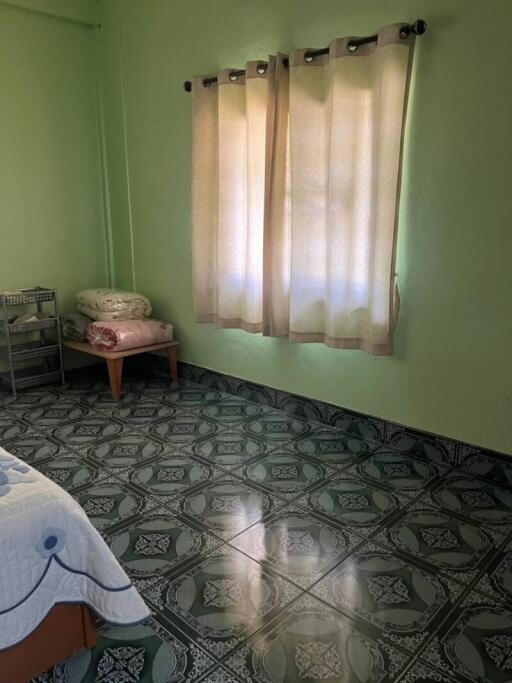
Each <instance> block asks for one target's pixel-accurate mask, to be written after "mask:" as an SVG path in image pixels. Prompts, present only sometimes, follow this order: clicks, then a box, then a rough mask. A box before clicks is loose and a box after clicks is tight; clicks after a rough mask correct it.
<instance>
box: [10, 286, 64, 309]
mask: <svg viewBox="0 0 512 683" xmlns="http://www.w3.org/2000/svg"><path fill="white" fill-rule="evenodd" d="M54 300H55V289H45V288H44V287H30V288H28V289H20V290H19V291H15V290H3V291H0V304H3V302H4V301H5V305H6V306H19V305H22V304H37V303H39V302H43V301H54Z"/></svg>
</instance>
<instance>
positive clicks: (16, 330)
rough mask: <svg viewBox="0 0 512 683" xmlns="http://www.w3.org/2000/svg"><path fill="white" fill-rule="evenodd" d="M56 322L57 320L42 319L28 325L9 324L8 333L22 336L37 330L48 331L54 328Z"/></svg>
mask: <svg viewBox="0 0 512 683" xmlns="http://www.w3.org/2000/svg"><path fill="white" fill-rule="evenodd" d="M56 322H57V318H43V319H41V320H34V321H33V322H30V323H9V332H10V333H11V334H24V333H26V332H37V330H49V329H51V328H52V327H55V324H56Z"/></svg>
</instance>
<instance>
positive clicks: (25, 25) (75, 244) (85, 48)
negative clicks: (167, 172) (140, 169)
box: [0, 0, 109, 308]
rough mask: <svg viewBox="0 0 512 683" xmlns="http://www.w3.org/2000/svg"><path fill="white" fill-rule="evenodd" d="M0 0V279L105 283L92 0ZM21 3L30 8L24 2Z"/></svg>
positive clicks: (65, 295) (67, 291) (19, 283)
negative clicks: (10, 3) (10, 4)
mask: <svg viewBox="0 0 512 683" xmlns="http://www.w3.org/2000/svg"><path fill="white" fill-rule="evenodd" d="M11 1H12V4H14V5H18V7H17V8H16V7H10V6H7V5H6V4H5V3H3V2H0V93H1V94H0V289H5V288H11V287H29V286H32V285H37V284H38V285H43V286H47V287H58V289H59V292H60V294H61V300H62V303H63V308H67V307H70V306H71V305H72V303H73V295H74V293H75V292H76V291H78V290H80V289H83V288H84V287H88V286H99V285H107V284H108V279H109V276H108V259H107V249H106V233H105V215H104V213H105V210H104V208H105V207H104V202H103V193H102V165H101V154H100V142H101V140H100V135H99V125H98V112H99V107H98V103H99V97H98V95H99V89H98V78H97V75H98V71H97V57H98V54H97V44H98V35H97V32H96V29H94V28H91V27H90V26H88V24H92V23H94V22H95V21H96V22H97V21H98V15H97V10H98V6H97V3H96V2H94V0H76V1H75V0H74V2H69V0H37V2H35V1H34V0H11ZM22 7H25V8H29V9H31V10H35V11H29V12H27V11H24V10H23V9H21V8H22Z"/></svg>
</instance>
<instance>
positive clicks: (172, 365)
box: [167, 346, 178, 382]
mask: <svg viewBox="0 0 512 683" xmlns="http://www.w3.org/2000/svg"><path fill="white" fill-rule="evenodd" d="M167 357H168V358H169V371H170V373H171V379H172V381H173V382H177V381H178V361H177V359H176V347H175V346H169V347H168V349H167Z"/></svg>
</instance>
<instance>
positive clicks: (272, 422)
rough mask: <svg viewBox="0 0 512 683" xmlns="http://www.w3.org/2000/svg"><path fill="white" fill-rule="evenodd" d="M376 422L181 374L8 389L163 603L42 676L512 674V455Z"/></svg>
mask: <svg viewBox="0 0 512 683" xmlns="http://www.w3.org/2000/svg"><path fill="white" fill-rule="evenodd" d="M91 372H92V374H91ZM340 426H342V427H343V423H342V422H340ZM354 432H359V436H355V435H354ZM364 434H365V430H364V425H362V426H361V429H359V430H357V429H356V430H355V429H354V426H353V425H351V429H350V431H349V432H344V431H343V429H336V428H333V427H328V426H326V425H325V424H320V423H319V422H315V421H310V420H309V421H308V420H306V419H302V418H300V417H294V416H290V415H289V414H287V413H286V412H282V411H280V410H276V409H273V408H270V407H268V406H265V405H262V404H258V403H253V402H250V401H247V400H244V399H242V398H238V397H234V396H232V395H230V394H226V393H223V392H221V391H218V390H216V389H214V388H209V387H206V386H201V385H199V384H194V383H192V382H186V381H183V380H182V381H180V383H179V384H178V385H171V384H170V383H169V382H167V381H165V380H164V379H158V378H152V379H149V380H144V379H138V378H137V377H136V376H133V377H132V379H131V380H130V377H128V381H126V382H125V387H124V393H123V396H122V399H121V401H119V402H115V401H113V400H112V398H111V397H110V394H109V392H108V387H107V386H106V384H105V378H104V377H103V375H101V374H100V373H99V371H98V373H96V374H94V371H88V373H87V375H82V376H80V375H77V376H75V378H74V379H73V380H72V381H71V382H70V383H69V384H68V385H67V387H66V389H65V390H63V389H62V388H61V387H58V386H57V387H50V388H48V387H45V388H40V389H37V390H32V391H27V392H23V393H21V394H20V396H19V397H18V400H16V401H13V400H12V399H10V397H8V396H7V395H6V394H2V395H1V396H0V443H1V445H2V446H3V447H4V448H5V449H6V450H8V451H10V452H12V453H14V454H16V455H18V456H19V457H20V458H22V459H23V460H25V461H26V462H27V463H29V464H31V465H33V466H34V467H36V468H37V469H39V470H40V471H41V472H43V473H44V474H45V475H46V476H48V477H49V478H51V479H53V480H54V481H56V482H58V483H59V484H60V485H61V486H62V487H63V488H65V489H66V490H67V491H69V492H70V493H71V495H73V496H74V497H75V498H76V500H77V501H79V503H80V505H82V507H83V508H84V510H85V511H86V513H87V514H88V516H89V518H90V520H91V522H92V523H93V524H94V525H95V526H96V527H97V528H98V529H99V530H100V531H101V533H102V534H103V536H104V538H105V539H106V541H107V543H108V544H109V545H110V547H111V549H112V551H113V552H114V553H115V555H116V556H117V558H118V559H119V561H120V562H121V564H122V565H123V566H124V568H125V569H126V571H127V573H128V574H129V576H130V577H131V579H132V581H133V582H134V583H135V584H136V585H137V587H138V589H139V590H140V592H141V593H142V595H143V597H144V599H145V600H146V602H147V603H148V605H149V606H150V608H151V610H152V613H153V616H152V618H151V619H150V620H149V621H148V622H147V623H144V624H142V625H139V626H134V627H127V628H119V627H110V626H108V625H103V626H102V627H101V630H100V634H99V640H98V645H97V647H96V648H95V649H94V650H92V651H87V652H82V653H80V654H78V655H76V656H75V657H73V658H71V659H70V660H69V661H67V662H64V663H62V664H60V665H58V666H56V667H55V668H54V670H53V671H51V672H48V673H47V674H44V675H43V676H40V677H39V678H38V679H36V680H37V683H43V682H44V683H92V682H93V681H94V682H96V683H149V682H151V681H152V682H154V683H177V682H180V681H181V682H189V681H203V682H204V683H235V682H237V681H238V682H239V681H258V683H285V682H292V681H304V682H306V683H308V682H314V681H324V682H327V683H378V682H385V681H401V682H402V683H415V682H417V681H421V682H422V683H429V682H430V681H440V682H446V683H456V682H459V683H460V682H462V683H464V682H465V681H471V682H473V683H474V682H477V683H484V682H489V683H491V682H492V683H505V681H510V680H512V534H511V531H512V466H511V465H509V464H508V463H507V462H506V460H503V459H500V458H498V457H495V456H492V455H490V454H487V453H484V452H481V453H478V452H477V453H473V454H472V456H471V458H468V459H466V460H463V461H462V465H459V466H455V465H454V464H449V462H448V460H447V459H444V458H442V457H440V456H439V454H438V453H437V452H436V450H435V449H433V448H431V447H430V446H429V447H427V446H425V444H422V443H421V439H417V440H416V441H415V442H414V441H413V442H411V438H410V437H408V442H407V452H404V448H400V441H399V440H398V442H397V440H396V439H395V440H394V442H392V445H390V444H389V443H387V444H386V443H385V442H384V441H382V442H379V439H378V435H377V436H376V435H375V434H374V433H372V435H371V438H368V439H367V440H365V438H363V435H364Z"/></svg>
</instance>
